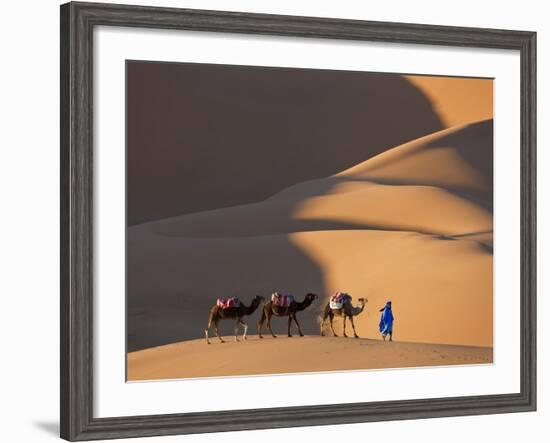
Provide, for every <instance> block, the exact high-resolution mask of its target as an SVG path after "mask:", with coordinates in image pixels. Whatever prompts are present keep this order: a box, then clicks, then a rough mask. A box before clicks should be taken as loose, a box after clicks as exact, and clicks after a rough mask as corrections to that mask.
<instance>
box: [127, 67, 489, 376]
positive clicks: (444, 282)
mask: <svg viewBox="0 0 550 443" xmlns="http://www.w3.org/2000/svg"><path fill="white" fill-rule="evenodd" d="M126 88H127V89H126V120H127V127H126V134H127V140H126V142H127V146H126V151H127V153H126V156H127V170H126V189H127V208H126V223H127V226H126V268H127V275H126V283H127V284H126V287H127V293H126V331H127V337H126V348H127V355H126V359H127V380H128V381H147V380H162V379H181V378H197V377H229V376H249V375H250V376H251V375H270V374H288V373H304V372H309V373H311V372H323V371H349V370H369V369H392V368H404V367H407V368H411V367H432V366H443V367H444V366H450V365H472V364H491V363H492V362H493V150H494V146H493V79H490V78H465V77H445V76H432V75H413V74H405V73H373V72H356V71H336V70H320V69H298V68H284V67H257V66H232V65H215V64H199V63H161V62H147V61H130V60H129V61H127V62H126Z"/></svg>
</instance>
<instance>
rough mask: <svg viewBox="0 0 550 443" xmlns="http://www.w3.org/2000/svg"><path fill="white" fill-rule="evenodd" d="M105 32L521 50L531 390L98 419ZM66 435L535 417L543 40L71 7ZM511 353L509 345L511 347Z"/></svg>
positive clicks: (525, 313) (64, 209)
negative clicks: (98, 95) (98, 167)
mask: <svg viewBox="0 0 550 443" xmlns="http://www.w3.org/2000/svg"><path fill="white" fill-rule="evenodd" d="M98 25H107V26H126V27H139V28H163V29H181V30H194V31H216V32H234V33H246V34H268V35H280V36H292V37H304V38H307V37H315V38H328V39H348V40H367V41H382V42H395V43H414V44H431V45H446V46H462V47H476V48H498V49H513V50H517V51H519V53H520V57H521V291H520V294H518V295H519V296H520V298H521V312H520V316H521V352H520V356H521V361H520V362H518V363H520V365H521V391H520V392H519V393H513V394H508V393H503V394H499V395H484V396H467V397H454V398H432V399H421V400H404V401H386V402H370V403H350V404H334V405H326V404H324V405H317V406H303V407H285V408H273V409H259V410H244V411H243V410H236V411H209V412H200V413H185V414H169V415H150V416H131V417H109V418H95V417H94V416H93V413H92V411H93V403H94V398H93V376H94V374H93V334H92V332H93V321H92V312H93V309H92V306H93V274H94V269H93V238H92V235H93V178H92V177H93V174H92V165H93V161H92V158H93V155H94V153H93V144H92V128H93V126H92V118H93V103H92V64H93V59H92V54H93V50H92V44H93V38H92V36H93V29H94V27H95V26H98ZM60 119H61V127H60V130H61V276H60V278H61V437H62V438H64V439H67V440H71V441H76V440H92V439H106V438H123V437H144V436H153V435H171V434H189V433H202V432H220V431H237V430H246V429H262V428H281V427H292V426H313V425H328V424H343V423H357V422H370V421H380V420H403V419H419V418H429V417H445V416H459V415H474V414H494V413H507V412H519V411H533V410H535V409H536V139H535V137H536V33H534V32H525V31H508V30H495V29H477V28H459V27H447V26H432V25H430V26H427V25H418V24H403V23H381V22H369V21H356V20H340V19H327V18H311V17H294V16H278V15H264V14H249V13H235V12H217V11H200V10H188V9H172V8H154V7H141V6H121V5H113V4H100V3H67V4H64V5H62V6H61V116H60ZM501 345H502V346H504V345H505V344H501Z"/></svg>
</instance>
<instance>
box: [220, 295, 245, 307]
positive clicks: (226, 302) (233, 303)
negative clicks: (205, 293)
mask: <svg viewBox="0 0 550 443" xmlns="http://www.w3.org/2000/svg"><path fill="white" fill-rule="evenodd" d="M240 305H241V301H240V300H239V299H238V298H237V297H231V298H218V299H217V300H216V306H218V308H220V309H229V308H238V307H239V306H240Z"/></svg>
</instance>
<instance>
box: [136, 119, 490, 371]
mask: <svg viewBox="0 0 550 443" xmlns="http://www.w3.org/2000/svg"><path fill="white" fill-rule="evenodd" d="M491 158H492V121H491V120H487V121H482V122H478V123H474V124H469V125H462V126H457V127H454V128H450V129H447V130H444V131H440V132H437V133H434V134H431V135H428V136H426V137H423V138H420V139H417V140H415V141H413V142H410V143H407V144H404V145H401V146H398V147H396V148H394V149H391V150H388V151H386V152H384V153H382V154H380V155H378V156H375V157H373V158H371V159H368V160H366V161H364V162H362V163H359V164H357V165H356V166H354V167H351V168H349V169H347V170H344V171H342V172H341V173H338V174H336V175H333V176H330V177H327V178H324V179H316V180H310V181H306V182H303V183H299V184H297V185H294V186H291V187H290V188H287V189H285V190H283V191H282V192H279V193H278V194H276V195H274V196H272V197H270V198H268V199H267V200H264V201H262V202H259V203H256V204H250V205H242V206H236V207H232V208H227V209H221V210H213V211H205V212H200V213H195V214H189V215H185V216H181V217H174V218H169V219H164V220H160V221H157V222H151V223H145V224H141V225H136V226H133V227H131V228H130V229H129V230H128V301H129V303H128V350H129V351H137V350H141V349H145V348H149V347H153V346H159V345H165V344H168V343H173V342H178V341H181V340H190V339H195V338H199V337H202V336H203V330H204V327H205V324H206V321H207V316H208V310H209V308H210V306H211V305H212V304H213V303H214V302H215V298H216V297H217V296H225V297H227V296H239V297H241V299H242V300H244V301H245V302H248V301H249V300H250V299H251V298H252V297H253V296H254V295H255V294H260V295H263V296H265V297H268V296H269V295H270V293H271V292H272V291H274V290H278V291H283V292H292V293H293V294H295V295H296V296H297V298H298V299H301V298H302V297H303V295H304V294H305V293H306V292H310V291H312V292H316V293H318V294H319V295H321V301H320V302H318V303H317V304H316V305H314V306H312V307H310V308H309V309H308V310H306V311H304V312H301V313H299V314H298V318H299V320H300V321H301V323H302V327H303V329H304V332H305V333H306V334H317V333H318V332H319V325H318V318H317V317H318V314H319V312H320V311H321V309H322V308H323V306H324V303H325V302H326V299H327V298H328V296H329V295H331V294H332V293H334V292H335V291H346V292H349V293H350V294H352V296H353V297H354V299H355V300H357V298H359V297H367V298H368V299H369V303H368V305H367V308H366V309H365V311H364V312H363V313H362V314H361V315H360V316H359V317H357V319H356V325H357V332H358V333H359V335H360V336H361V337H367V338H375V337H377V336H378V335H377V324H378V319H379V317H378V315H379V313H378V309H379V308H380V307H382V306H383V304H384V303H385V301H386V300H388V299H391V300H392V301H393V304H394V314H395V317H396V323H395V339H396V340H398V341H408V342H425V343H447V344H456V345H467V346H485V347H488V346H492V341H493V335H492V330H493V323H492V309H493V302H492V294H493V283H492V281H493V277H492V263H493V256H492V247H493V243H492V230H493V229H492V187H491V183H492V161H491ZM259 316H260V313H259V312H255V313H254V314H253V315H252V316H251V317H250V318H248V319H246V320H247V321H248V322H249V324H250V325H251V327H250V329H249V334H250V335H252V334H255V332H256V327H255V324H256V322H257V321H258V319H259ZM273 325H274V329H275V331H276V332H277V333H283V332H286V319H277V318H275V319H274V320H273ZM232 329H233V324H232V323H231V322H227V323H224V324H222V330H223V333H224V334H229V333H231V331H232ZM337 331H341V326H340V323H339V322H338V324H337ZM308 340H309V339H308ZM311 340H313V339H311ZM319 340H324V341H322V343H327V346H330V345H328V343H332V342H331V341H330V340H331V339H328V338H325V339H319ZM251 343H252V342H251ZM265 343H270V344H269V346H282V345H275V344H271V342H268V341H265ZM296 343H297V344H296V345H292V346H296V347H299V346H301V345H299V344H298V343H300V342H298V341H296ZM302 343H304V342H302ZM315 343H317V342H315ZM319 343H321V342H319ZM346 343H347V342H346ZM350 343H351V342H350ZM357 343H359V344H361V343H364V342H362V341H358V342H357ZM202 344H204V342H202ZM200 345H201V343H200V342H198V343H196V344H195V342H193V343H191V344H189V346H193V347H192V348H190V349H192V350H197V349H200V348H198V347H199V346H200ZM255 345H256V343H254V344H250V345H249V344H248V343H247V344H246V346H250V349H253V346H255ZM174 346H187V344H185V345H184V344H181V345H174ZM204 346H205V348H206V345H204ZM229 346H233V345H228V347H227V348H223V349H229ZM266 346H267V344H266ZM320 346H321V345H320ZM346 346H359V345H358V344H354V345H351V344H350V345H346ZM211 348H212V349H221V348H220V347H214V346H211V347H210V348H209V349H208V350H205V351H204V352H206V353H212V352H214V351H212V350H211ZM173 349H178V348H171V347H169V348H163V351H162V352H167V354H163V353H159V352H160V351H158V350H150V351H147V353H146V354H130V360H129V370H130V373H132V371H133V370H134V369H133V366H134V364H136V365H137V364H138V363H137V362H138V361H141V363H139V364H140V365H142V366H140V367H147V368H149V369H151V368H152V367H153V366H155V364H156V363H154V362H149V363H147V364H146V363H144V362H143V360H147V359H149V358H152V359H155V360H156V358H157V357H155V356H158V357H159V360H158V364H159V365H161V366H164V365H166V364H168V363H167V362H166V361H165V360H164V358H165V357H164V356H165V355H166V358H172V357H169V356H170V355H171V354H170V352H172V350H173ZM181 349H182V351H183V350H185V349H187V348H181ZM245 349H249V348H245V347H242V348H239V352H241V351H242V352H244V350H245ZM291 349H292V348H289V352H291ZM338 349H343V348H340V347H335V348H334V352H343V351H339V350H338ZM393 349H396V348H393ZM426 349H428V348H426ZM197 352H198V351H197ZM202 352H203V351H201V355H202ZM220 352H228V351H224V350H222V351H220ZM254 352H256V351H254ZM257 352H260V351H257ZM296 352H299V351H296ZM320 352H321V350H320ZM323 352H324V351H323ZM487 352H488V351H487ZM404 354H405V355H408V356H407V358H413V360H414V359H415V358H417V357H415V356H414V355H409V354H410V352H405V353H404ZM412 354H415V352H413V353H412ZM421 354H422V353H421ZM184 355H187V353H183V352H182V356H181V357H178V358H183V359H185V358H188V359H191V360H187V361H188V362H190V361H195V360H193V359H194V358H195V357H194V356H193V355H191V354H188V355H187V357H184ZM205 355H206V354H205ZM422 355H423V354H422ZM445 355H447V354H445ZM449 355H450V354H449ZM140 356H141V357H140ZM196 358H197V359H198V358H199V356H197V357H196ZM201 358H202V357H201ZM205 358H207V356H205ZM308 358H309V357H308ZM311 358H313V357H311ZM365 358H367V357H365ZM368 358H369V359H370V357H368ZM396 358H397V357H396ZM403 358H405V357H403ZM418 358H419V359H420V360H418V361H419V362H420V363H418V364H416V363H415V364H412V366H416V365H424V364H428V363H427V361H428V360H426V359H423V358H424V357H422V358H420V357H418ZM140 359H141V360H140ZM331 359H332V358H331ZM230 360H231V358H229V355H228V358H227V359H221V360H220V361H225V362H226V364H228V365H231V364H233V363H230V362H229V361H230ZM336 360H337V359H336ZM382 360H383V359H382ZM398 360H399V358H398ZM196 361H197V363H196V364H197V365H198V366H200V365H203V363H200V361H199V360H196ZM201 361H202V360H201ZM315 361H316V360H315ZM342 361H347V362H349V364H350V365H352V366H347V368H357V367H359V366H354V365H355V364H356V363H353V361H355V360H353V358H349V359H343V360H342ZM369 361H370V360H369ZM414 361H416V360H414ZM452 362H456V360H453V359H451V357H449V358H448V359H446V361H445V362H444V364H451V363H452ZM318 363H319V364H321V363H320V362H318ZM363 363H365V364H366V361H363V360H361V361H360V362H359V363H357V365H362V364H363ZM403 363H404V361H401V360H399V361H397V360H396V362H395V363H394V364H389V366H403ZM194 364H195V363H193V364H188V366H193V365H194ZM270 364H271V363H270ZM273 364H275V363H273ZM327 364H328V363H325V365H327ZM369 364H374V363H372V362H371V363H369ZM169 366H172V365H169ZM204 366H205V367H206V366H208V365H207V364H206V363H205V364H204ZM405 366H406V364H405ZM201 367H202V366H201ZM216 367H217V366H216ZM275 367H277V366H275ZM300 367H301V366H300ZM368 367H375V366H368ZM227 368H229V366H228V367H227ZM265 368H267V369H265ZM265 368H264V372H265V371H267V372H270V371H271V372H272V369H270V368H271V366H269V365H267V364H266V366H265ZM322 368H327V370H330V369H331V367H327V366H320V367H316V368H311V370H322ZM149 369H147V370H149ZM203 369H204V368H203ZM332 369H334V368H332ZM337 369H338V368H337ZM339 369H343V368H342V367H339ZM151 370H152V369H151ZM172 370H174V371H176V370H177V369H172ZM181 370H183V369H181ZM186 370H192V368H191V369H189V368H188V369H186ZM204 370H206V369H204ZM216 370H220V371H222V370H223V368H222V369H219V368H218V369H216ZM228 370H229V369H228ZM238 370H239V369H238V368H233V369H231V371H237V372H238ZM246 370H249V369H248V368H247V369H246ZM257 370H258V371H261V369H257ZM287 370H288V371H290V372H292V371H293V370H292V369H291V368H283V369H281V372H286V371H287ZM301 370H304V369H299V368H298V367H297V369H296V371H301ZM212 371H214V369H212ZM153 372H154V371H153ZM237 372H230V373H237ZM155 373H158V372H155ZM251 373H254V372H251ZM209 374H210V372H209ZM212 374H213V373H212ZM220 374H221V372H220ZM224 374H228V373H224ZM175 376H176V377H177V376H179V375H175ZM185 376H191V375H189V374H188V375H185ZM136 377H141V376H138V375H136ZM155 377H156V376H155ZM159 377H162V375H159Z"/></svg>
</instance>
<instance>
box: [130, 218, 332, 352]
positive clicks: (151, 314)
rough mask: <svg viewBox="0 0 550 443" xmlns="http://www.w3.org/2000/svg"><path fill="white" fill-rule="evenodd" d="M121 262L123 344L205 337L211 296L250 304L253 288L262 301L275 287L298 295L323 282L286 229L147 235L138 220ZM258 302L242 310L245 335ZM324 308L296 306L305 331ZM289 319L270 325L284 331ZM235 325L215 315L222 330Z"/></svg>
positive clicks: (319, 289)
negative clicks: (261, 233) (254, 234)
mask: <svg viewBox="0 0 550 443" xmlns="http://www.w3.org/2000/svg"><path fill="white" fill-rule="evenodd" d="M127 269H128V271H127V272H128V280H127V281H128V286H127V291H128V298H127V351H128V352H133V351H138V350H141V349H146V348H150V347H154V346H160V345H165V344H168V343H174V342H178V341H181V340H191V339H196V338H201V337H204V328H205V327H206V325H207V321H208V313H209V311H210V308H211V307H212V306H213V305H214V304H215V303H216V297H239V298H240V299H241V301H242V302H244V303H245V304H246V305H249V304H250V302H251V301H252V299H253V298H254V296H255V295H262V296H264V297H265V300H266V301H267V300H269V298H270V295H271V293H272V292H274V291H281V292H285V293H292V294H294V295H295V297H296V299H297V300H298V301H301V300H303V298H304V296H305V294H306V293H308V292H315V293H317V294H324V288H325V282H324V276H323V272H322V270H321V269H320V268H319V266H318V265H317V264H316V263H315V262H314V261H313V260H312V259H311V257H308V256H307V254H305V253H304V252H303V251H301V250H300V249H299V248H297V247H296V246H295V245H294V244H293V243H292V242H291V241H290V239H289V238H287V236H286V235H279V236H266V237H262V238H248V239H247V238H236V239H231V238H230V239H212V240H209V239H199V240H195V239H178V238H168V237H159V236H155V235H149V234H148V233H147V232H146V231H143V230H140V227H137V226H136V227H133V228H130V229H129V232H128V262H127ZM297 269H299V272H298V273H297V272H296V270H297ZM262 306H263V303H261V304H260V306H259V307H258V309H257V310H256V311H255V312H254V313H253V314H251V315H249V316H246V317H244V320H245V321H246V322H247V323H248V325H249V329H248V334H249V335H251V336H252V335H256V334H257V332H258V329H257V323H258V320H259V319H260V317H261V310H262ZM322 308H323V306H322V303H321V301H320V300H316V301H315V302H314V303H313V305H311V306H309V307H308V308H307V310H306V311H304V312H299V313H298V319H299V321H300V325H301V327H302V330H303V332H304V333H305V334H310V335H312V334H318V333H319V325H318V321H317V318H318V316H319V314H320V311H321V309H322ZM287 324H288V320H287V318H286V317H285V318H275V319H274V320H273V322H272V327H273V331H274V332H275V333H276V334H284V335H286V331H287ZM234 326H235V321H234V320H223V321H221V322H220V329H221V333H222V334H224V335H233V328H234ZM242 332H243V330H242V328H240V329H239V334H242ZM265 332H266V327H265V325H264V333H265ZM292 333H296V329H295V326H293V328H292ZM210 336H211V337H214V336H215V329H214V327H212V328H211V330H210Z"/></svg>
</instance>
